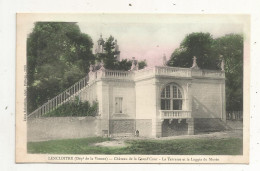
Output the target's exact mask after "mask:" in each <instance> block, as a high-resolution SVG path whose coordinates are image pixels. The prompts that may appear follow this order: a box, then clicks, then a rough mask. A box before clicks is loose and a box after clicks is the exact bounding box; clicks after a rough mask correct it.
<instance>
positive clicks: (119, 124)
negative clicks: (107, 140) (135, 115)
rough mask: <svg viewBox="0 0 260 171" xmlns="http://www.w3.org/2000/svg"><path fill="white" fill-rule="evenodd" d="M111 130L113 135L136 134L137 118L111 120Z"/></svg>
mask: <svg viewBox="0 0 260 171" xmlns="http://www.w3.org/2000/svg"><path fill="white" fill-rule="evenodd" d="M109 132H110V134H112V135H115V136H116V135H124V134H125V135H126V134H127V135H128V134H131V135H134V133H135V120H134V119H116V120H110V121H109Z"/></svg>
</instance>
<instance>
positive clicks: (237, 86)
mask: <svg viewBox="0 0 260 171" xmlns="http://www.w3.org/2000/svg"><path fill="white" fill-rule="evenodd" d="M212 46H213V50H214V53H213V54H214V55H215V58H217V57H219V56H223V58H224V61H225V75H226V99H227V100H226V102H227V110H243V36H242V35H239V34H228V35H225V36H223V37H220V38H217V39H215V40H214V42H213V45H212Z"/></svg>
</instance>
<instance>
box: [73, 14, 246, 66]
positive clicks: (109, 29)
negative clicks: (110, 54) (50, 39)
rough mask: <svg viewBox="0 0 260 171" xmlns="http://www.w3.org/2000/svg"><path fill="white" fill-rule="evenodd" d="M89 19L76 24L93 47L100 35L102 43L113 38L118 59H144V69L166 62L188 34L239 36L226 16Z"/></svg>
mask: <svg viewBox="0 0 260 171" xmlns="http://www.w3.org/2000/svg"><path fill="white" fill-rule="evenodd" d="M93 18H94V19H93ZM93 18H92V20H91V21H89V20H88V19H86V21H80V22H78V25H79V26H80V29H81V31H82V32H83V33H87V34H88V35H90V37H91V38H92V40H93V42H94V46H96V44H97V40H98V39H99V37H100V34H102V37H103V38H104V40H105V39H106V38H108V37H109V36H110V35H112V36H113V37H114V38H115V39H117V42H118V45H119V48H120V51H121V54H120V56H121V59H125V58H127V59H131V58H132V57H135V58H136V59H138V60H144V59H146V61H147V63H148V66H155V65H162V61H163V55H164V54H165V55H166V58H167V59H169V58H170V56H171V54H172V52H173V51H174V49H176V48H178V47H179V45H180V43H181V41H182V40H183V39H184V38H185V36H186V35H187V34H190V33H192V32H209V33H210V34H211V35H212V36H213V38H216V37H220V36H224V35H225V34H230V33H238V34H242V33H243V25H242V24H241V23H240V21H238V20H237V19H234V18H232V17H231V18H229V17H226V16H221V17H219V16H217V17H216V16H210V17H202V16H197V17H194V16H177V15H174V16H171V15H165V16H161V17H158V16H154V15H152V16H147V15H144V16H143V15H141V16H140V17H138V16H131V15H130V16H129V15H126V16H112V17H111V16H105V15H104V16H99V17H97V16H95V17H93ZM115 18H116V19H115Z"/></svg>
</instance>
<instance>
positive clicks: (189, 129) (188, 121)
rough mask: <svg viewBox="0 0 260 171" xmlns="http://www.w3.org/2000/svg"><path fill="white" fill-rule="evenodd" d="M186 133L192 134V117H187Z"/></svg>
mask: <svg viewBox="0 0 260 171" xmlns="http://www.w3.org/2000/svg"><path fill="white" fill-rule="evenodd" d="M187 123H188V135H194V118H190V119H187Z"/></svg>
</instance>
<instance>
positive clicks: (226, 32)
mask: <svg viewBox="0 0 260 171" xmlns="http://www.w3.org/2000/svg"><path fill="white" fill-rule="evenodd" d="M249 32H250V16H248V15H231V14H218V15H216V14H214V15H213V14H207V15H206V14H205V15H203V14H202V15H192V14H179V15H176V14H65V13H64V14H51V13H49V14H48V13H47V14H38V13H18V14H17V45H16V46H17V54H16V55H17V59H16V60H17V62H16V92H17V95H16V105H17V108H16V162H18V163H23V162H48V163H248V162H249V117H250V113H249V94H248V93H249V59H250V54H249V52H250V48H249V41H250V33H249Z"/></svg>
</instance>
